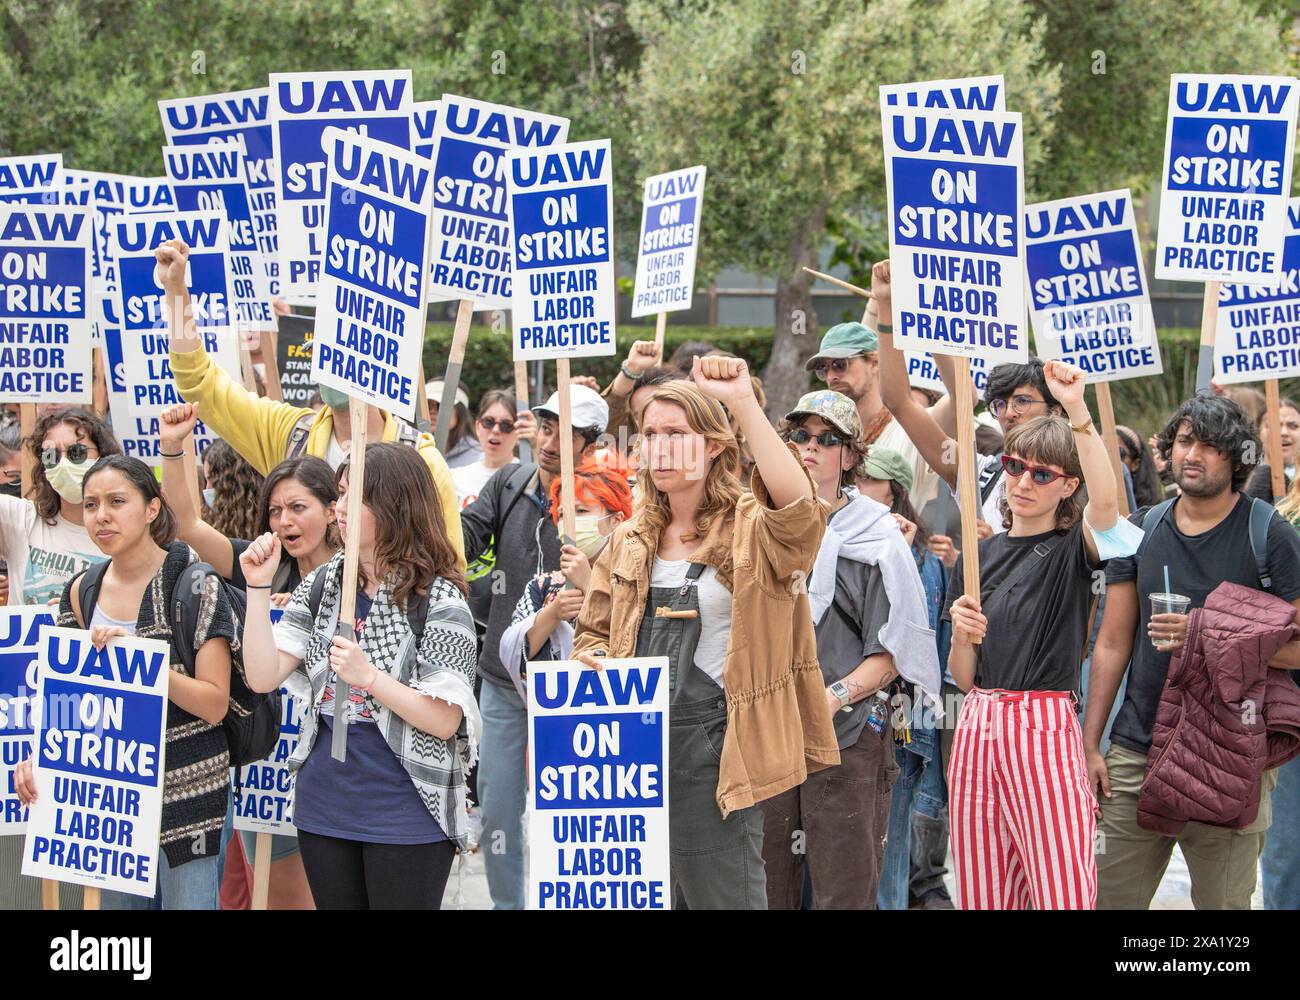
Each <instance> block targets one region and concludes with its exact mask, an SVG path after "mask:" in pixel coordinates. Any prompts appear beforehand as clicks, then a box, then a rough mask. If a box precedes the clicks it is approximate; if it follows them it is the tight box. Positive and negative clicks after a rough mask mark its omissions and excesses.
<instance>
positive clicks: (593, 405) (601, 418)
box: [533, 385, 609, 433]
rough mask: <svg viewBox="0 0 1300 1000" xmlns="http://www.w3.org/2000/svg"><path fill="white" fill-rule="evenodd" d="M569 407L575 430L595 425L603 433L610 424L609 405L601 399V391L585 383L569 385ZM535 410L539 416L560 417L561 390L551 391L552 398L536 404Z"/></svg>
mask: <svg viewBox="0 0 1300 1000" xmlns="http://www.w3.org/2000/svg"><path fill="white" fill-rule="evenodd" d="M569 409H570V416H571V418H572V420H573V427H574V429H575V430H585V429H587V428H589V427H594V428H596V430H598V431H601V432H602V433H603V432H604V430H605V428H606V426H607V425H608V424H609V405H608V404H607V403H606V402H605V401H604V400H603V399H601V397H600V393H598V392H593V391H592V390H591V389H588V388H587V387H586V386H585V385H570V386H569ZM533 412H534V413H536V414H537V415H538V416H541V415H542V414H546V415H547V416H551V417H557V418H558V417H559V415H560V394H559V392H558V391H557V392H553V393H551V398H550V399H548V400H547V401H546V402H545V403H542V404H540V405H538V406H534V407H533Z"/></svg>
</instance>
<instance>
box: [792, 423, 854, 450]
mask: <svg viewBox="0 0 1300 1000" xmlns="http://www.w3.org/2000/svg"><path fill="white" fill-rule="evenodd" d="M790 440H791V441H793V442H794V443H795V444H807V443H808V442H809V441H816V442H817V443H818V444H819V445H821V446H822V447H823V448H836V447H839V446H840V445H842V444H847V443H848V441H847V439H845V438H842V437H840V436H839V435H838V434H836V433H834V432H832V431H822V432H821V433H820V434H818V435H816V436H814V435H813V434H812V433H811V432H810V431H806V430H804V429H803V428H802V427H796V428H795V429H794V430H792V431H791V432H790Z"/></svg>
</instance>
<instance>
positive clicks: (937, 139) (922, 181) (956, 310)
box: [883, 109, 1028, 364]
mask: <svg viewBox="0 0 1300 1000" xmlns="http://www.w3.org/2000/svg"><path fill="white" fill-rule="evenodd" d="M883 114H884V129H885V174H886V180H887V182H888V188H889V218H890V274H891V284H892V288H893V309H894V324H893V325H894V341H895V343H896V344H897V346H898V347H899V348H902V349H910V350H918V351H931V352H938V353H941V354H955V355H959V356H964V357H971V356H974V355H979V356H981V357H983V358H984V359H985V361H987V362H988V363H990V364H1000V363H1003V362H1016V363H1023V362H1024V361H1025V360H1026V359H1027V358H1028V338H1027V337H1026V336H1025V330H1024V311H1025V306H1024V273H1023V265H1022V264H1021V261H1022V259H1023V257H1024V249H1023V239H1024V230H1023V226H1022V222H1021V220H1022V218H1023V211H1024V199H1023V192H1022V179H1023V178H1022V173H1023V170H1022V156H1021V133H1022V128H1021V120H1020V116H1019V115H1018V114H1005V113H1004V114H987V115H981V114H973V113H964V112H963V113H956V112H945V113H936V112H923V111H899V110H889V109H885V111H884V112H883Z"/></svg>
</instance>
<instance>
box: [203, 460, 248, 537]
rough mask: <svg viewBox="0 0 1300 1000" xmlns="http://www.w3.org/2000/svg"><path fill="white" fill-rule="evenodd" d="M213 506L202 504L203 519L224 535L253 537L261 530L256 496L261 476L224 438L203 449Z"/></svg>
mask: <svg viewBox="0 0 1300 1000" xmlns="http://www.w3.org/2000/svg"><path fill="white" fill-rule="evenodd" d="M203 464H204V465H205V466H206V468H207V484H208V487H209V488H210V489H211V490H213V497H212V505H211V506H209V505H208V504H207V503H206V502H205V503H204V505H203V520H205V521H207V522H208V524H210V525H212V527H214V528H216V529H217V530H218V531H219V532H221V533H222V534H223V535H225V536H226V537H227V538H256V537H257V536H258V534H259V532H260V530H261V524H260V518H259V516H258V515H259V513H260V511H259V509H258V499H259V497H260V496H261V493H262V475H261V473H259V472H258V471H257V470H256V469H254V468H253V467H252V466H251V465H249V464H248V462H246V461H245V460H244V458H243V457H242V456H241V455H240V454H239V452H237V451H235V449H234V448H232V447H231V446H230V445H229V444H228V443H227V442H225V441H213V442H212V444H210V445H208V447H207V448H206V449H205V450H204V452H203Z"/></svg>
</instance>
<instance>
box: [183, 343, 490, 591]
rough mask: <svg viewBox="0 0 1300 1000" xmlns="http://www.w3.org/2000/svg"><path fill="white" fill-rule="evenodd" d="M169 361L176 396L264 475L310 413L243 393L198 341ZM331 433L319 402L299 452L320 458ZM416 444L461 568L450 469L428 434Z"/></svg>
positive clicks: (391, 432) (393, 427)
mask: <svg viewBox="0 0 1300 1000" xmlns="http://www.w3.org/2000/svg"><path fill="white" fill-rule="evenodd" d="M171 366H172V374H173V376H174V377H175V379H176V388H177V390H179V392H180V394H181V398H182V399H184V400H185V401H186V402H187V403H198V404H199V407H200V409H199V416H200V419H202V420H203V422H204V423H206V424H207V425H208V426H209V427H211V428H212V430H213V431H214V432H215V433H216V434H217V436H218V437H221V438H222V439H224V440H225V441H226V442H227V443H229V445H230V446H231V447H232V448H234V449H235V451H237V452H239V454H241V455H242V456H243V457H244V458H245V459H246V460H247V461H248V464H249V465H251V466H252V467H253V468H255V469H256V470H257V471H258V472H260V473H261V474H262V475H264V476H265V475H266V474H267V473H268V472H270V471H271V470H272V469H273V468H275V467H276V466H277V465H279V464H280V462H281V461H283V459H284V450H285V448H286V447H288V444H289V435H290V434H291V433H292V431H293V428H294V425H295V424H297V423H298V421H299V420H301V419H302V418H303V416H304V414H308V413H310V412H311V411H310V410H307V409H302V408H300V407H297V406H290V405H289V404H288V403H277V402H276V401H275V400H273V399H266V398H264V397H261V396H258V395H256V394H255V393H252V392H249V391H248V390H247V389H245V388H244V387H243V386H242V385H240V384H239V383H238V382H236V381H234V380H233V379H232V378H231V377H230V376H229V375H227V374H226V373H225V372H224V371H223V370H222V368H221V366H220V365H217V364H215V363H214V362H213V361H212V359H211V358H210V357H208V354H207V352H206V351H205V350H204V349H203V347H202V345H200V346H199V347H198V348H196V349H195V350H193V351H186V352H184V353H180V352H177V351H172V352H171ZM333 434H334V413H333V411H332V410H330V408H329V407H328V406H326V407H322V408H321V410H320V412H318V413H317V414H316V420H315V422H314V423H312V425H311V431H310V433H309V434H308V437H307V448H306V451H305V453H306V454H308V455H314V456H316V457H317V458H324V457H325V452H326V449H327V448H328V447H329V442H330V438H331V437H332V436H333ZM396 437H397V421H396V420H395V419H394V418H393V415H392V414H391V413H385V414H384V436H383V440H385V441H392V440H394V439H395V438H396ZM417 447H418V449H419V452H420V457H421V458H423V459H424V461H425V464H427V465H428V466H429V471H430V472H431V473H432V474H433V485H434V486H435V487H436V488H437V491H438V500H439V502H440V503H441V505H442V520H443V522H444V523H445V524H446V526H447V537H448V539H450V541H451V544H452V547H453V548H455V550H456V552H457V553H458V554H459V555H460V563H461V567H462V568H464V566H465V541H464V538H463V536H462V535H461V530H460V504H459V503H458V502H457V499H456V487H455V485H454V484H453V483H452V480H451V472H450V470H448V468H447V463H446V462H445V461H444V460H443V457H442V455H441V454H440V453H439V451H438V448H437V446H436V445H435V444H434V442H433V437H432V435H429V434H421V435H420V443H419V445H418V446H417Z"/></svg>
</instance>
